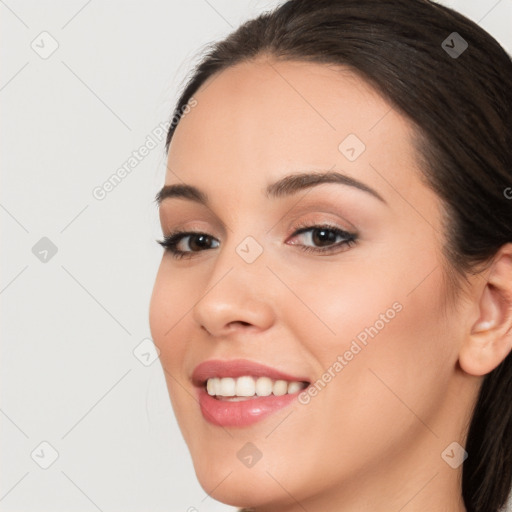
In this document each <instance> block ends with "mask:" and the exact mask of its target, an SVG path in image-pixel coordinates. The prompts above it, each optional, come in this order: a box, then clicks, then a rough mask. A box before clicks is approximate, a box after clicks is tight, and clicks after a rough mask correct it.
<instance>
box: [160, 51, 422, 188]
mask: <svg viewBox="0 0 512 512" xmlns="http://www.w3.org/2000/svg"><path fill="white" fill-rule="evenodd" d="M194 98H195V100H196V102H197V104H196V106H194V107H193V108H192V109H191V111H190V112H189V113H188V114H186V115H184V116H183V117H182V118H181V120H180V123H179V125H178V127H177V129H176V131H175V134H174V137H173V140H172V142H171V145H170V148H169V157H168V165H169V172H168V176H167V178H166V182H168V183H170V182H176V181H177V180H176V177H175V176H173V175H172V172H171V171H172V170H174V171H175V172H176V174H177V175H179V176H180V177H182V178H183V179H185V180H186V181H194V180H195V181H196V182H197V183H201V182H204V180H208V179H209V178H210V177H220V176H222V178H223V179H224V180H228V181H234V180H235V181H236V180H242V181H244V182H245V183H246V184H248V183H249V182H255V183H256V181H257V182H258V183H261V182H262V181H265V182H270V181H273V180H275V179H277V178H279V177H280V176H281V175H283V174H284V173H285V172H289V171H290V170H293V169H294V168H295V167H296V168H300V169H307V168H316V167H320V168H333V167H335V168H337V169H343V170H344V171H345V172H346V173H347V174H351V173H352V174H353V175H354V177H356V176H359V177H361V178H364V177H366V178H367V179H368V178H370V179H371V180H372V181H375V170H372V167H371V166H369V165H368V164H369V163H370V162H372V163H373V164H374V166H375V167H376V168H381V169H382V168H387V167H390V169H389V171H390V172H391V173H392V174H394V179H406V180H407V179H409V177H408V176H409V175H403V176H400V172H399V170H398V169H399V168H400V167H403V166H407V167H408V168H409V169H410V167H411V165H412V164H413V161H414V155H413V151H412V146H411V142H410V135H411V134H412V129H411V126H410V124H409V123H408V122H407V120H405V119H404V118H403V117H402V116H401V115H399V114H398V113H397V112H396V111H395V110H393V109H392V107H391V105H390V104H389V103H388V102H387V101H386V100H385V99H383V98H382V97H381V96H380V95H379V94H378V93H377V92H376V91H375V90H374V89H373V88H372V87H371V86H370V85H369V84H368V83H367V82H365V81H364V80H363V79H362V78H360V77H359V76H357V75H356V74H354V73H353V72H351V71H350V70H349V69H348V68H343V67H339V66H336V67H334V66H330V65H325V64H317V63H310V62H298V61H281V62H277V61H273V60H268V59H267V58H259V59H258V60H255V61H250V62H245V63H242V64H238V65H235V66H232V67H230V68H227V69H226V70H224V71H222V72H220V73H218V74H216V75H214V76H212V77H210V78H209V79H208V80H207V82H205V84H203V86H202V87H201V88H200V89H199V90H198V91H197V93H196V94H195V95H194ZM347 141H348V142H347ZM347 144H348V145H349V146H351V145H352V146H354V144H355V152H356V153H358V154H359V153H360V156H358V157H357V158H356V159H351V158H347V155H348V156H350V154H347V153H346V150H347ZM348 149H350V148H348ZM388 177H389V176H388Z"/></svg>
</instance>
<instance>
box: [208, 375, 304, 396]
mask: <svg viewBox="0 0 512 512" xmlns="http://www.w3.org/2000/svg"><path fill="white" fill-rule="evenodd" d="M306 386H307V384H305V383H304V382H297V381H293V382H288V381H286V380H281V379H279V380H272V379H271V378H269V377H252V376H250V375H244V376H242V377H238V378H236V379H234V378H232V377H222V378H219V377H213V378H211V379H208V380H207V381H206V391H207V392H208V394H209V395H210V396H222V397H254V396H255V395H256V396H269V395H271V394H274V395H275V396H282V395H286V394H287V393H289V394H292V393H296V392H297V391H300V390H301V389H303V388H305V387H306Z"/></svg>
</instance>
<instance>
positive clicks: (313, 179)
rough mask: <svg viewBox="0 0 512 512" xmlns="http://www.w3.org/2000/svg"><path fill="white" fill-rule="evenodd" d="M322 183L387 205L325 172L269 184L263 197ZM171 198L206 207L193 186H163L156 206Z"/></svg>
mask: <svg viewBox="0 0 512 512" xmlns="http://www.w3.org/2000/svg"><path fill="white" fill-rule="evenodd" d="M324 183H337V184H340V185H347V186H349V187H354V188H357V189H359V190H362V191H363V192H367V193H368V194H371V195H372V196H374V197H375V198H377V199H378V200H379V201H382V202H383V203H385V204H387V202H386V200H385V199H384V198H383V197H382V196H381V195H380V194H379V193H378V192H377V191H376V190H374V189H373V188H371V187H369V186H368V185H366V184H364V183H362V182H361V181H359V180H356V179H355V178H352V177H350V176H346V175H345V174H341V173H339V172H333V171H325V172H302V173H296V174H290V175H288V176H285V177H284V178H281V179H280V180H278V181H276V182H275V183H271V184H270V185H269V186H268V187H267V188H266V190H265V195H266V197H268V198H272V199H273V198H279V197H286V196H291V195H294V194H296V193H298V192H300V191H301V190H304V189H307V188H311V187H314V186H317V185H322V184H324ZM171 197H174V198H179V199H188V200H190V201H194V202H196V203H199V204H202V205H205V206H208V202H209V200H208V195H207V194H206V193H205V192H203V191H201V190H200V189H198V188H197V187H195V186H193V185H187V184H174V185H164V186H163V187H162V189H161V190H160V191H159V192H158V193H157V194H156V197H155V201H156V202H157V204H158V205H160V204H161V203H162V201H164V199H169V198H171Z"/></svg>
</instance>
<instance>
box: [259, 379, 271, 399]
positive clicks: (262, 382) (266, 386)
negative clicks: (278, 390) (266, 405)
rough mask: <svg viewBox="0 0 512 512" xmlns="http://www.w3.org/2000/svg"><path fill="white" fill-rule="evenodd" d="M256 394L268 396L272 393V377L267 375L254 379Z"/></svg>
mask: <svg viewBox="0 0 512 512" xmlns="http://www.w3.org/2000/svg"><path fill="white" fill-rule="evenodd" d="M256 394H257V395H258V396H268V395H271V394H272V379H271V378H269V377H260V378H259V379H258V380H257V381H256Z"/></svg>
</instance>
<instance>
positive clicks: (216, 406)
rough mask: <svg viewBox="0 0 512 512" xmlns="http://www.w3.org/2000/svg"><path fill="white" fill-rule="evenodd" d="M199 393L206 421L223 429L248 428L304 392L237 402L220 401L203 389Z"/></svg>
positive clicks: (200, 404)
mask: <svg viewBox="0 0 512 512" xmlns="http://www.w3.org/2000/svg"><path fill="white" fill-rule="evenodd" d="M198 391H199V406H200V408H201V413H202V414H203V417H204V419H205V420H206V421H208V422H209V423H212V424H213V425H218V426H221V427H246V426H248V425H252V424H254V423H256V422H258V421H261V420H262V419H264V418H266V417H267V416H269V415H271V414H272V413H274V412H276V411H279V410H281V409H283V408H284V407H286V406H287V405H290V404H291V403H292V402H293V401H294V400H296V399H297V396H298V395H299V393H300V392H301V391H303V390H300V391H297V392H296V393H292V394H286V395H281V396H276V395H269V396H261V397H258V398H248V399H247V400H240V401H237V402H231V401H229V400H218V399H217V398H214V397H213V396H211V395H209V394H208V393H207V391H206V389H205V388H203V387H202V388H199V390H198Z"/></svg>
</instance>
